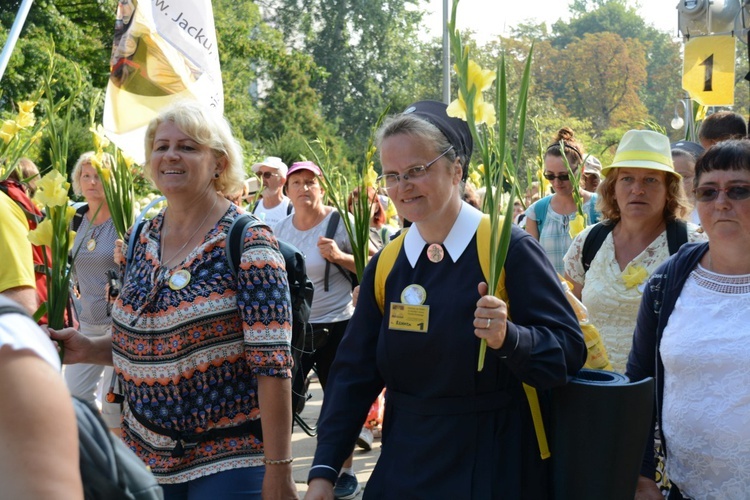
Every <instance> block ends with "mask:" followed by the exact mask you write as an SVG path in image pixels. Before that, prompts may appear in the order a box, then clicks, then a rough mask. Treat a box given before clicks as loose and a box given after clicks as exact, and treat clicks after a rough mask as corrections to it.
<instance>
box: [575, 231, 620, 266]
mask: <svg viewBox="0 0 750 500" xmlns="http://www.w3.org/2000/svg"><path fill="white" fill-rule="evenodd" d="M614 228H615V225H614V224H604V223H603V222H599V223H597V224H596V225H594V227H592V228H591V231H589V234H587V235H586V239H585V240H584V241H583V249H582V250H581V263H582V264H583V272H584V273H585V272H586V271H588V270H589V268H590V267H591V261H593V260H594V257H596V252H598V251H599V249H600V248H601V247H602V244H603V243H604V240H606V239H607V235H608V234H609V233H611V232H612V230H613V229H614Z"/></svg>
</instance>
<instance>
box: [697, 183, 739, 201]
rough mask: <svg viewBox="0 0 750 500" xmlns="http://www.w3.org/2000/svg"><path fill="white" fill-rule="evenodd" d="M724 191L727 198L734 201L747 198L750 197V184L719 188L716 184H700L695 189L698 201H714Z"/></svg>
mask: <svg viewBox="0 0 750 500" xmlns="http://www.w3.org/2000/svg"><path fill="white" fill-rule="evenodd" d="M721 191H723V192H724V193H726V195H727V198H729V199H730V200H734V201H740V200H746V199H748V198H750V185H748V184H740V185H737V186H729V187H725V188H718V187H714V186H700V187H697V188H695V189H694V190H693V193H695V200H696V201H704V202H705V201H714V200H715V199H716V198H718V197H719V192H721Z"/></svg>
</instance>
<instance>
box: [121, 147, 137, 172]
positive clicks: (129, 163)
mask: <svg viewBox="0 0 750 500" xmlns="http://www.w3.org/2000/svg"><path fill="white" fill-rule="evenodd" d="M120 156H121V157H122V161H124V162H125V166H126V167H128V168H131V167H132V166H133V165H135V160H134V159H133V158H131V157H130V156H129V155H127V154H125V153H123V152H122V151H120Z"/></svg>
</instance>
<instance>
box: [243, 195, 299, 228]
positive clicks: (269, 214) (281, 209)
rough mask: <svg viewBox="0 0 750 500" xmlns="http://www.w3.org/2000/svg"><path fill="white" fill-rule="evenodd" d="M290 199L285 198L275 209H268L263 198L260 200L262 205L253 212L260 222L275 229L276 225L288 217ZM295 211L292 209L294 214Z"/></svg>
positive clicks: (259, 204)
mask: <svg viewBox="0 0 750 500" xmlns="http://www.w3.org/2000/svg"><path fill="white" fill-rule="evenodd" d="M289 202H290V200H289V198H288V197H286V196H284V197H283V198H282V200H281V203H279V204H278V205H276V206H275V207H273V208H266V205H265V203H264V201H263V198H261V199H260V203H258V206H257V207H255V210H253V214H254V215H256V216H257V217H258V218H259V219H260V220H262V221H263V222H265V223H266V224H268V226H269V227H270V228H271V229H275V226H276V224H277V223H278V222H279V221H280V220H281V219H284V218H285V217H286V216H287V215H289V214H287V208H288V207H289ZM293 211H294V209H292V212H293ZM290 213H291V212H290Z"/></svg>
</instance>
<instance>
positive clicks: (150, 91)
mask: <svg viewBox="0 0 750 500" xmlns="http://www.w3.org/2000/svg"><path fill="white" fill-rule="evenodd" d="M110 65H111V68H112V71H111V74H110V81H109V85H108V86H107V96H106V100H105V107H104V128H105V129H106V130H107V136H108V137H109V138H110V139H111V140H112V141H113V142H114V143H115V144H117V146H118V147H120V148H121V149H123V150H124V151H125V152H126V153H129V154H130V155H131V156H133V158H134V159H135V160H136V161H142V159H143V158H144V154H143V134H144V132H145V128H146V126H147V125H148V123H149V122H150V121H151V120H152V119H153V118H154V117H155V116H156V115H157V114H158V113H159V111H160V110H161V109H162V108H164V107H166V106H168V105H169V104H171V103H172V102H175V101H177V100H184V99H189V100H197V101H200V102H202V103H203V104H205V105H207V106H209V107H211V108H213V109H215V110H216V111H217V112H219V113H223V110H224V91H223V86H222V81H221V68H220V65H219V52H218V44H217V41H216V30H215V28H214V18H213V11H212V9H211V2H210V0H180V1H179V2H177V1H176V0H175V1H173V0H149V1H144V0H120V1H119V2H118V5H117V16H116V22H115V35H114V40H113V46H112V57H111V60H110Z"/></svg>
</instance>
